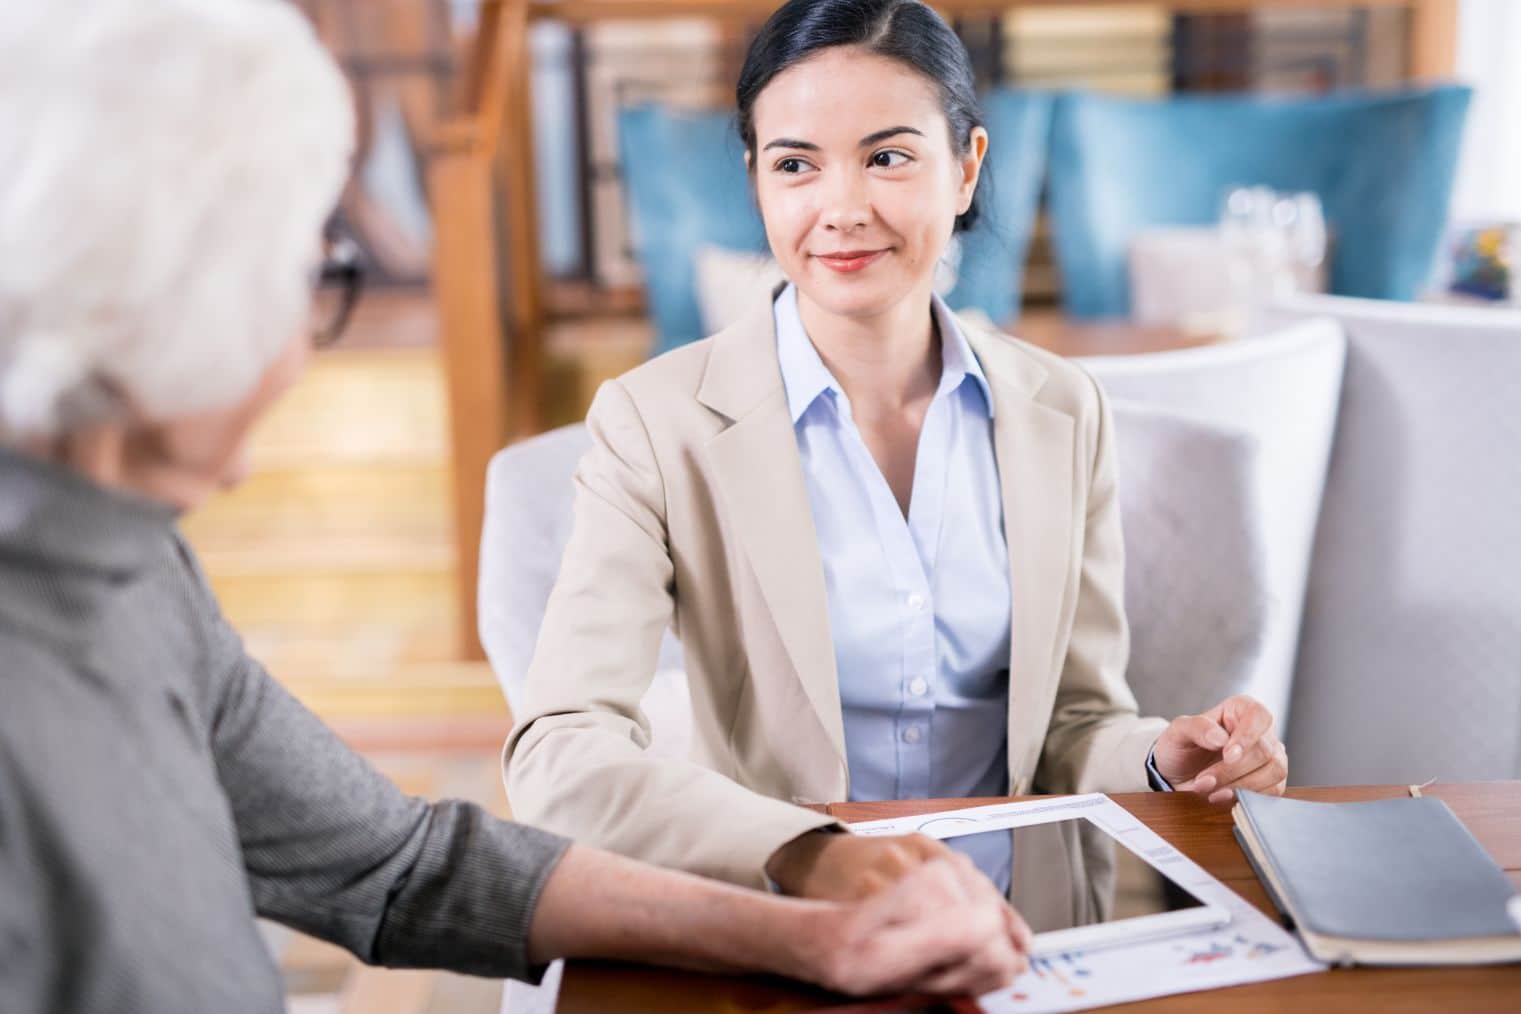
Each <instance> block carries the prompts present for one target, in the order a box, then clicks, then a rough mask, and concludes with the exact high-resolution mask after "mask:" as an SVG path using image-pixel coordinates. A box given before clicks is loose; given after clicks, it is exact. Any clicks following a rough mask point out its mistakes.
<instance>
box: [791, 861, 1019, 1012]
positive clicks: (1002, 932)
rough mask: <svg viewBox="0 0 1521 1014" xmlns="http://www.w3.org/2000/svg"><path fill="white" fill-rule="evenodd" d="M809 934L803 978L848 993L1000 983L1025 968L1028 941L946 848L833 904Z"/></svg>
mask: <svg viewBox="0 0 1521 1014" xmlns="http://www.w3.org/2000/svg"><path fill="white" fill-rule="evenodd" d="M838 837H845V836H843V835H840V836H838ZM865 840H868V841H869V840H870V839H865ZM810 936H811V937H812V938H813V939H811V940H809V941H808V942H807V943H806V944H805V947H804V951H805V956H804V960H805V961H810V962H811V965H809V966H805V967H808V968H809V972H808V974H807V977H808V978H810V979H812V980H813V981H814V982H817V983H818V984H820V985H822V986H826V987H828V988H830V989H833V990H837V991H839V992H841V993H850V994H854V995H857V996H861V995H870V994H877V993H902V992H910V991H911V992H920V993H942V994H958V995H966V996H980V995H982V994H983V993H988V992H991V991H992V990H995V989H1002V988H1003V987H1005V986H1007V985H1009V983H1011V982H1013V981H1014V979H1015V977H1016V976H1018V975H1019V974H1020V973H1021V972H1023V971H1024V970H1025V968H1026V967H1027V966H1028V959H1027V957H1026V955H1027V954H1028V953H1029V950H1030V939H1031V934H1030V927H1029V926H1027V925H1026V924H1025V921H1024V919H1022V918H1020V916H1019V913H1017V912H1015V911H1014V909H1013V907H1011V906H1010V905H1009V903H1008V902H1007V901H1005V900H1004V897H1003V895H1001V894H1000V893H999V892H998V889H997V888H995V887H994V886H993V884H992V882H991V881H989V880H988V878H987V877H985V876H983V875H982V874H981V873H980V872H979V871H978V870H977V868H976V867H975V866H973V865H972V863H971V861H970V860H969V859H967V858H966V857H965V856H960V855H955V854H952V855H950V856H947V857H938V858H935V859H932V860H930V861H929V862H926V863H922V864H920V865H918V866H916V867H914V868H913V869H911V870H909V871H908V872H907V873H906V874H905V875H904V876H903V877H902V878H901V879H899V880H898V881H897V882H896V883H895V884H893V885H892V886H891V887H889V888H887V889H885V890H882V891H879V892H877V893H876V894H873V895H872V896H871V897H869V898H866V899H865V900H863V901H859V902H855V903H853V904H849V905H842V906H838V907H837V908H836V909H835V910H834V912H833V913H832V914H831V915H830V916H829V917H827V918H825V919H824V920H821V921H820V922H819V923H817V924H816V928H815V931H814V933H812V934H810Z"/></svg>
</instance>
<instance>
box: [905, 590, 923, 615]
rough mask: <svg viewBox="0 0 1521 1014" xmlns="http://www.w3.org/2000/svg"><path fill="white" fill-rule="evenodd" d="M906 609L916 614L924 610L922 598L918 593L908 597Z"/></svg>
mask: <svg viewBox="0 0 1521 1014" xmlns="http://www.w3.org/2000/svg"><path fill="white" fill-rule="evenodd" d="M908 608H910V609H912V610H913V611H914V612H916V613H917V612H918V611H919V610H921V609H923V608H924V596H923V595H920V594H918V593H915V594H913V595H910V596H909V597H908Z"/></svg>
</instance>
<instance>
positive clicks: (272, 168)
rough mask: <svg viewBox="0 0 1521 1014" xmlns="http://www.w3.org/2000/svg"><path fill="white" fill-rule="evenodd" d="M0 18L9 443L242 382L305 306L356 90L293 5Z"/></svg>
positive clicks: (113, 5)
mask: <svg viewBox="0 0 1521 1014" xmlns="http://www.w3.org/2000/svg"><path fill="white" fill-rule="evenodd" d="M6 6H7V7H8V10H7V11H6V12H5V13H4V14H3V15H0V440H12V439H16V438H26V437H39V436H43V437H45V436H50V435H54V434H57V433H60V432H64V431H67V430H68V429H70V428H72V427H75V426H78V425H80V424H81V423H83V422H86V421H91V420H93V419H100V418H102V417H103V416H111V415H113V414H114V415H117V416H120V415H122V414H123V413H125V412H126V411H127V408H126V407H127V406H131V408H130V411H131V413H132V414H134V415H135V416H137V417H139V418H142V419H149V420H155V421H162V420H169V419H174V418H182V417H184V416H187V415H191V414H193V413H197V412H201V411H207V410H213V409H218V408H223V407H227V406H230V405H233V404H235V403H236V402H237V401H239V400H241V399H242V398H243V397H244V396H246V395H247V394H248V393H249V392H250V391H251V390H252V389H253V387H254V386H255V384H256V383H257V381H258V380H259V379H260V378H261V377H262V375H263V374H264V372H265V370H266V369H267V368H268V367H269V365H270V364H271V363H272V362H273V361H274V359H275V358H276V356H277V355H278V354H279V353H280V352H281V351H282V350H283V349H284V348H285V347H286V346H287V345H288V344H289V342H290V341H291V340H293V339H294V338H295V336H296V335H297V334H298V332H299V329H300V328H301V327H302V326H304V324H305V322H306V315H307V314H308V313H309V312H310V300H311V272H312V271H313V269H314V267H315V266H316V258H317V254H318V242H319V237H320V234H321V228H322V224H323V221H324V220H325V218H326V217H327V215H328V214H329V213H330V212H331V210H332V207H333V205H334V203H335V202H336V200H337V198H338V195H339V193H340V191H341V189H342V187H343V184H344V181H345V179H346V178H347V175H348V162H349V157H350V154H351V150H352V146H353V133H354V112H353V106H352V102H351V99H350V96H349V92H348V87H347V85H346V83H345V82H344V80H343V77H342V75H341V74H340V73H339V71H338V68H337V67H336V65H335V64H334V62H333V60H332V58H331V57H330V56H329V55H328V54H327V52H326V51H325V50H324V49H323V48H322V46H321V44H320V43H319V42H318V40H317V39H316V37H315V35H314V33H313V32H312V30H311V27H310V25H309V24H308V23H307V21H306V20H305V18H303V17H302V15H301V14H300V12H299V11H297V10H296V9H295V8H294V7H293V6H292V5H291V4H289V3H287V2H285V0H45V2H32V3H20V4H7V5H6Z"/></svg>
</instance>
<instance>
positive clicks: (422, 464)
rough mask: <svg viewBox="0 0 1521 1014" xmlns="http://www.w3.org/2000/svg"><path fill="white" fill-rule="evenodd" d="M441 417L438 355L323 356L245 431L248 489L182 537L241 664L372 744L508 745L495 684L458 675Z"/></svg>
mask: <svg viewBox="0 0 1521 1014" xmlns="http://www.w3.org/2000/svg"><path fill="white" fill-rule="evenodd" d="M411 298H413V299H417V300H426V298H427V297H425V296H416V297H411ZM447 411H448V409H447V404H446V397H445V386H444V379H443V366H442V356H441V355H440V353H439V352H438V350H437V349H436V348H434V347H430V346H426V345H414V346H411V347H389V348H388V347H363V345H362V344H361V347H355V348H345V347H341V346H340V347H339V348H335V349H333V350H330V351H326V352H323V353H320V354H319V355H318V356H317V357H316V358H315V359H314V361H313V363H312V365H311V367H310V368H309V370H308V372H307V374H306V375H305V376H304V377H303V378H302V380H301V381H300V382H299V384H298V385H297V387H296V388H294V389H293V390H292V391H291V392H290V393H289V394H288V395H286V397H285V399H284V400H283V401H282V402H281V403H280V404H279V405H278V406H276V408H275V409H274V411H273V412H272V413H271V414H270V415H269V416H268V417H266V418H265V419H264V420H263V421H262V422H261V423H260V425H259V427H258V429H257V430H256V431H255V434H254V436H253V441H252V446H251V460H252V473H251V475H250V477H249V478H248V480H247V481H246V482H245V483H244V484H242V485H241V486H240V487H238V488H237V489H235V490H232V491H229V492H227V493H224V494H222V495H221V496H219V497H217V498H215V499H214V500H213V501H211V502H210V503H209V504H207V505H206V506H205V507H203V508H201V509H200V510H198V511H196V512H195V513H194V514H192V515H191V516H189V517H187V518H186V519H185V523H184V529H185V532H186V534H187V535H188V537H189V539H190V541H191V543H192V544H193V545H194V546H195V548H196V550H197V552H198V553H199V554H200V556H201V560H202V562H203V564H204V566H205V568H206V571H207V574H208V575H209V576H210V579H211V583H212V585H213V587H214V588H215V590H216V592H217V595H218V597H219V598H220V600H221V603H222V607H223V610H224V612H225V613H226V614H227V616H228V618H229V619H230V620H231V622H232V623H233V625H234V626H235V627H237V628H238V629H239V630H240V631H241V632H242V634H243V636H244V639H245V641H246V643H247V644H248V647H249V650H250V652H251V653H252V654H253V655H254V656H255V657H257V658H259V659H260V660H261V661H262V662H263V663H264V664H265V666H266V667H267V668H268V669H269V671H270V672H271V673H272V674H274V675H275V676H276V678H278V679H280V680H281V681H282V682H283V683H284V684H285V685H286V686H288V687H289V688H290V689H291V690H292V691H293V692H294V693H295V694H296V695H297V696H298V697H300V698H301V699H302V700H304V701H305V702H306V703H307V704H308V705H309V706H311V707H312V708H313V709H314V710H315V711H317V712H318V713H319V714H321V715H322V716H323V717H324V718H326V719H328V720H330V721H332V722H334V723H335V724H337V725H339V726H340V728H344V727H347V728H349V729H356V728H362V729H365V730H367V731H368V734H369V736H370V738H371V739H372V740H373V738H374V736H375V735H377V734H379V735H381V739H382V740H384V739H386V737H385V735H383V734H380V733H377V730H379V729H381V728H383V727H384V726H385V724H386V723H387V722H389V721H393V720H394V721H396V722H401V721H405V722H406V723H407V724H408V726H409V728H408V731H407V733H406V738H407V739H408V740H409V741H412V742H415V741H417V739H418V735H417V733H418V728H419V723H421V724H422V725H423V726H426V725H428V724H429V723H432V726H433V727H434V728H435V730H436V731H437V733H438V734H439V735H440V736H442V737H443V738H444V739H446V740H447V739H456V740H458V739H459V738H460V737H461V736H463V737H464V739H465V740H467V741H469V742H470V743H472V744H478V745H484V743H486V742H495V743H496V744H500V742H501V739H502V736H503V735H504V734H505V731H506V728H507V711H506V705H505V703H504V701H503V699H502V696H501V692H500V690H499V689H498V687H497V684H496V681H495V679H494V678H493V676H492V674H491V671H490V668H489V667H488V666H487V665H486V664H485V663H484V662H469V661H463V660H462V659H463V655H462V651H461V645H460V643H459V641H460V638H459V631H460V627H461V622H462V620H461V616H460V603H459V594H458V584H459V582H458V574H457V569H456V564H455V543H454V522H453V508H452V503H451V492H452V485H451V483H452V476H451V474H450V447H449V441H448V419H447ZM393 738H394V737H393ZM433 738H436V737H429V736H426V735H424V736H423V737H422V741H423V742H427V743H429V745H438V744H437V743H434V742H432V739H433ZM369 745H371V746H378V747H384V746H385V745H387V743H385V742H379V743H377V742H371V743H370V744H369Z"/></svg>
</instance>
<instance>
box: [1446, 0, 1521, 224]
mask: <svg viewBox="0 0 1521 1014" xmlns="http://www.w3.org/2000/svg"><path fill="white" fill-rule="evenodd" d="M1458 78H1459V79H1460V80H1461V81H1463V83H1465V84H1468V85H1472V86H1473V87H1474V89H1475V93H1474V101H1473V105H1472V106H1471V107H1470V109H1469V113H1468V126H1467V128H1466V131H1465V134H1464V139H1463V153H1462V156H1461V160H1460V161H1459V163H1458V181H1457V186H1456V188H1455V190H1454V193H1453V203H1452V215H1453V218H1454V219H1455V220H1466V219H1474V218H1480V219H1494V218H1504V219H1513V220H1516V221H1521V3H1518V2H1517V0H1462V3H1461V6H1460V7H1459V9H1458Z"/></svg>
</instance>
